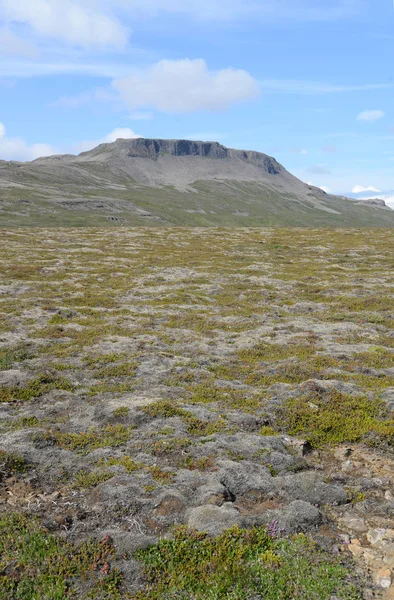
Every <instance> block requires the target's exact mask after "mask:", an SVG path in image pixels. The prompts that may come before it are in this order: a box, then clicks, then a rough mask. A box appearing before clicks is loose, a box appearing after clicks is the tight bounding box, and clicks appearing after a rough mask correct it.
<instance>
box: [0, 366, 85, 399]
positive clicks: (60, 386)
mask: <svg viewBox="0 0 394 600" xmlns="http://www.w3.org/2000/svg"><path fill="white" fill-rule="evenodd" d="M52 390H64V391H67V392H73V391H74V390H75V386H74V385H73V384H72V383H71V381H69V380H68V379H66V378H65V377H56V376H54V375H50V374H46V373H43V374H42V375H39V376H38V377H36V378H35V379H33V380H32V381H30V382H29V383H28V384H27V385H26V386H24V387H17V386H15V387H6V386H2V387H0V402H17V401H19V402H28V401H29V400H33V399H34V398H39V397H40V396H43V395H44V394H47V393H48V392H50V391H52Z"/></svg>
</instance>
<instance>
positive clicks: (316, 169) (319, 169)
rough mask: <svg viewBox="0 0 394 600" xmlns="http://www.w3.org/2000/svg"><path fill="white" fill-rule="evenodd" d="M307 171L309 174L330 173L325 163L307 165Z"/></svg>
mask: <svg viewBox="0 0 394 600" xmlns="http://www.w3.org/2000/svg"><path fill="white" fill-rule="evenodd" d="M306 171H307V173H311V175H332V172H331V171H330V169H328V168H327V165H326V164H323V165H313V166H312V167H309V168H308V169H307V170H306Z"/></svg>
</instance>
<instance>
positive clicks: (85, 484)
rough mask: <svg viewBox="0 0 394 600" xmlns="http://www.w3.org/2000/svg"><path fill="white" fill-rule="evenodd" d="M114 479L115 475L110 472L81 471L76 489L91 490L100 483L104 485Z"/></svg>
mask: <svg viewBox="0 0 394 600" xmlns="http://www.w3.org/2000/svg"><path fill="white" fill-rule="evenodd" d="M112 477H114V473H111V472H110V471H92V472H89V471H80V472H79V473H77V475H76V477H75V483H74V487H76V488H89V487H95V486H96V485H99V484H100V483H104V482H105V481H108V480H109V479H112Z"/></svg>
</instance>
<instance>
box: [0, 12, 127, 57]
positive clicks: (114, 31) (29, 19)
mask: <svg viewBox="0 0 394 600" xmlns="http://www.w3.org/2000/svg"><path fill="white" fill-rule="evenodd" d="M98 4H101V3H97V1H95V0H93V1H92V0H90V1H89V0H88V1H86V0H85V1H82V0H34V1H33V0H0V13H1V15H2V17H3V19H5V20H6V21H9V22H14V23H23V24H25V25H28V26H29V27H31V28H32V29H33V31H34V32H35V33H37V34H39V35H41V36H44V37H49V38H54V39H57V40H60V41H62V42H66V43H69V44H75V45H78V46H84V47H87V46H113V47H117V48H119V47H123V46H125V45H126V44H127V40H128V32H127V30H126V28H125V27H124V26H123V25H122V23H121V22H120V21H119V20H118V19H116V18H115V17H114V16H112V15H111V13H110V12H109V10H101V9H100V7H99V6H98ZM107 6H108V7H109V6H110V3H109V2H107Z"/></svg>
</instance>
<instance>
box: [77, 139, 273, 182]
mask: <svg viewBox="0 0 394 600" xmlns="http://www.w3.org/2000/svg"><path fill="white" fill-rule="evenodd" d="M110 147H112V148H114V147H116V149H117V150H118V151H123V152H125V153H126V154H127V156H128V157H129V158H150V159H153V160H157V159H158V158H159V157H161V156H165V155H170V156H177V157H201V158H211V159H216V160H231V159H236V160H240V161H243V162H245V163H248V164H250V165H254V166H256V167H260V168H262V169H264V170H265V171H266V172H267V173H269V174H270V175H277V174H279V173H281V172H282V171H283V170H284V169H283V167H282V166H281V165H280V164H279V163H278V162H277V161H276V160H275V159H274V158H272V157H271V156H268V155H267V154H263V153H262V152H253V151H248V150H235V149H232V148H226V146H222V145H221V144H219V143H218V142H198V141H192V140H160V139H148V138H137V139H131V140H124V139H119V140H117V141H116V142H114V143H113V144H101V145H100V146H98V148H96V149H94V150H92V151H90V152H84V153H83V154H82V155H81V156H90V155H91V154H93V155H94V156H96V155H97V151H99V152H100V151H106V150H108V149H109V148H110Z"/></svg>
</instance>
